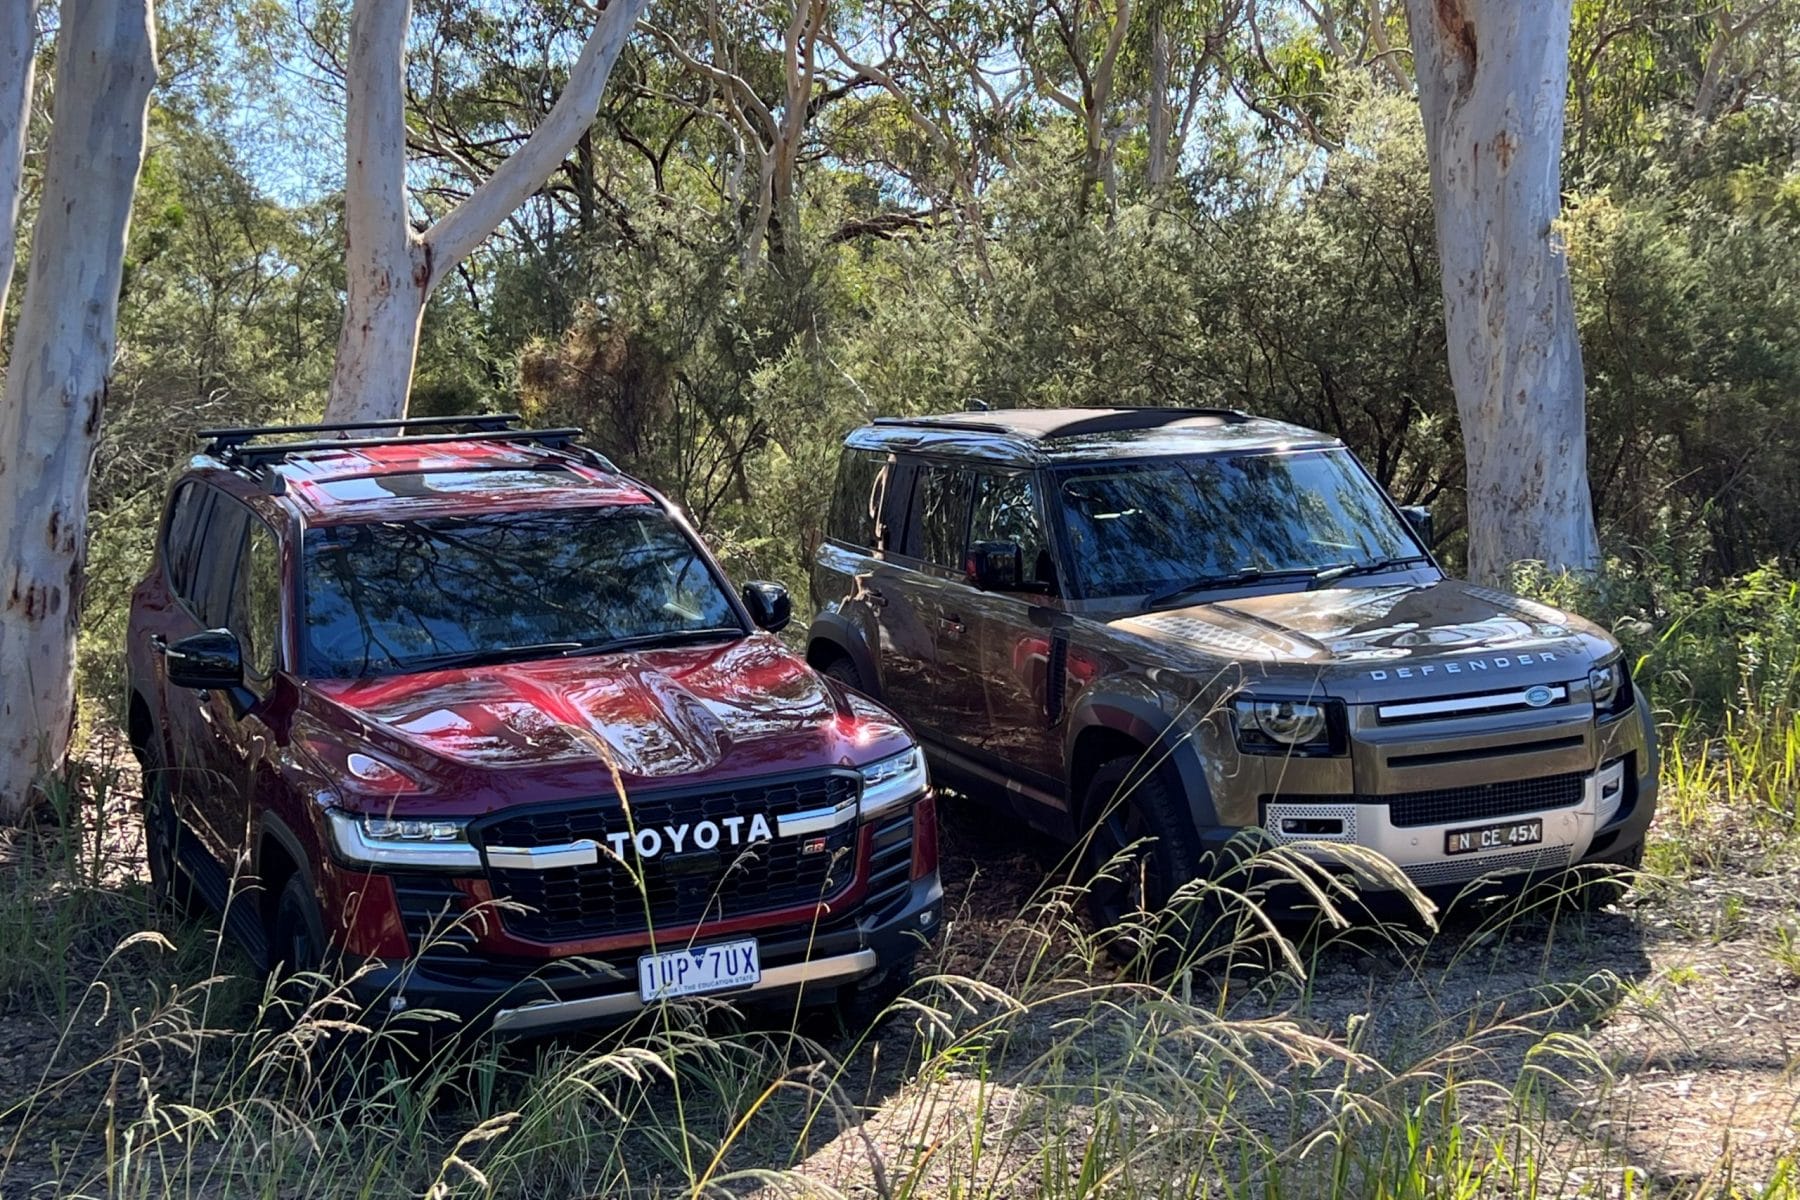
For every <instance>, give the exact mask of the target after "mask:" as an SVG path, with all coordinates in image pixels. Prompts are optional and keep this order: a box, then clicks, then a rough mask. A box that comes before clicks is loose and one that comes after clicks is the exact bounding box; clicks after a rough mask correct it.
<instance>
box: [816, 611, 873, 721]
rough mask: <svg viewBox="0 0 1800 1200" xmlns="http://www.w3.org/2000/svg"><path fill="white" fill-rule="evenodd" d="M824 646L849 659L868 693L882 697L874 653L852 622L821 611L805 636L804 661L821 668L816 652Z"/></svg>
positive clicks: (840, 614) (860, 631)
mask: <svg viewBox="0 0 1800 1200" xmlns="http://www.w3.org/2000/svg"><path fill="white" fill-rule="evenodd" d="M824 647H830V648H831V649H833V650H835V651H837V652H838V653H841V654H843V655H845V656H846V657H848V658H849V659H850V661H851V662H852V663H853V664H855V666H856V673H857V675H858V676H860V677H861V679H862V681H863V686H864V687H866V688H867V689H868V691H869V694H870V695H871V696H874V697H875V698H876V699H880V698H881V672H880V671H879V670H878V669H877V667H876V658H875V652H874V651H873V650H871V649H870V648H869V643H868V640H867V639H866V638H865V637H864V636H863V633H862V630H860V629H858V628H857V627H856V625H855V623H854V622H852V621H851V620H850V619H849V618H847V617H845V616H844V615H843V614H842V613H837V612H822V613H820V614H819V615H818V616H816V617H814V618H813V623H812V628H811V629H809V630H807V633H806V661H807V662H809V663H811V664H813V665H814V666H818V665H820V664H819V651H820V649H821V648H824Z"/></svg>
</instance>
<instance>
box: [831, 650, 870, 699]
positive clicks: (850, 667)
mask: <svg viewBox="0 0 1800 1200" xmlns="http://www.w3.org/2000/svg"><path fill="white" fill-rule="evenodd" d="M824 674H825V675H826V676H828V677H829V678H832V679H835V680H837V681H838V682H839V683H841V684H843V685H844V686H845V687H847V688H849V689H850V690H851V691H853V692H863V693H865V694H866V693H867V692H868V690H869V689H868V688H866V687H864V686H863V678H862V672H861V671H858V670H857V669H856V664H855V663H854V662H852V661H851V660H850V659H849V658H848V657H846V656H842V655H840V656H839V657H837V658H834V659H832V660H831V661H830V662H828V663H826V664H825V670H824Z"/></svg>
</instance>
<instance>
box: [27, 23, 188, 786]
mask: <svg viewBox="0 0 1800 1200" xmlns="http://www.w3.org/2000/svg"><path fill="white" fill-rule="evenodd" d="M60 19H61V32H60V33H59V34H58V35H57V46H56V60H57V65H56V113H55V124H54V126H53V127H52V130H51V134H50V147H49V152H48V155H47V157H46V160H45V166H44V195H43V203H42V204H41V205H40V207H39V211H38V219H37V228H36V229H35V231H34V232H33V235H32V254H31V269H30V272H29V274H28V276H27V279H26V284H25V300H24V303H23V304H22V305H21V306H20V310H19V325H18V329H17V331H16V332H15V334H14V337H13V353H12V360H11V364H10V366H9V368H8V371H7V376H6V386H5V391H4V393H3V394H0V455H4V458H3V459H0V564H4V568H3V569H4V571H5V575H4V577H3V578H0V606H3V607H4V612H3V615H0V818H14V817H17V816H18V815H19V814H20V813H21V812H23V811H24V809H25V808H26V806H27V805H28V804H29V802H30V798H31V794H32V787H33V783H34V781H35V780H36V779H37V778H39V777H40V772H43V771H46V770H55V769H57V768H58V767H60V766H61V764H62V762H63V760H64V757H65V756H66V754H67V752H68V745H69V733H70V730H71V728H72V726H73V724H74V715H75V633H76V629H77V626H78V622H79V616H80V610H81V586H82V578H83V572H84V570H85V567H86V554H87V500H88V473H89V464H90V462H91V461H92V459H93V453H94V442H95V439H96V438H97V437H98V435H99V432H100V419H101V415H102V413H103V412H104V411H105V406H106V385H107V376H108V374H109V373H110V372H111V369H112V358H113V349H114V346H115V336H116V331H117V316H118V304H119V283H120V277H121V273H122V269H123V264H124V258H125V237H126V232H127V228H128V225H129V222H130V218H131V198H132V192H133V191H134V189H135V188H136V185H137V176H138V169H139V167H140V166H141V165H142V164H143V157H144V128H145V116H146V113H147V111H148V108H149V101H150V88H151V85H152V84H153V83H154V82H155V78H156V41H155V33H154V29H153V26H152V22H151V15H150V5H149V0H63V4H62V7H61V12H60Z"/></svg>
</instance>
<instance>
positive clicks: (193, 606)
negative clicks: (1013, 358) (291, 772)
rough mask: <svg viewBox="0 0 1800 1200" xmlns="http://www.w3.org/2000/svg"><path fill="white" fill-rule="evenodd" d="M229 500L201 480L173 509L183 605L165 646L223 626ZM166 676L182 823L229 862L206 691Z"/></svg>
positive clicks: (175, 571)
mask: <svg viewBox="0 0 1800 1200" xmlns="http://www.w3.org/2000/svg"><path fill="white" fill-rule="evenodd" d="M225 500H226V498H225V497H224V495H223V494H222V493H220V492H219V490H218V489H217V488H214V487H212V486H211V485H210V484H206V483H202V482H200V481H198V480H190V481H189V482H187V483H184V484H183V485H182V488H181V492H180V493H179V494H178V495H177V496H176V498H175V503H174V505H173V507H172V510H171V512H172V515H171V518H170V522H169V526H168V531H167V534H166V537H165V545H164V549H163V552H164V555H165V559H164V561H165V564H166V570H167V572H168V577H169V587H170V590H171V591H173V592H174V594H175V599H176V604H175V605H174V607H173V611H172V612H171V613H170V614H169V617H168V620H167V621H166V622H165V623H164V625H163V628H162V631H161V632H160V633H159V635H158V636H160V637H161V638H162V639H163V643H162V644H164V645H166V644H168V643H173V642H177V641H179V640H181V639H182V638H184V637H187V636H188V635H189V634H194V633H200V632H202V631H204V630H207V629H214V628H218V627H219V626H220V625H222V624H223V621H222V620H220V619H219V618H220V617H222V615H223V613H222V611H220V612H217V613H215V612H214V611H213V606H214V605H215V604H217V603H218V601H217V599H216V598H215V595H214V593H215V592H216V591H217V590H218V589H217V581H216V577H217V574H218V570H219V567H220V564H221V561H222V558H221V556H220V555H219V554H218V553H216V552H215V550H214V547H215V545H216V543H215V529H216V528H218V527H219V526H215V521H219V523H220V525H223V524H224V523H226V522H225V520H224V518H222V517H221V516H220V509H221V506H222V505H223V504H224V503H225ZM167 678H168V677H167V674H166V672H165V674H164V676H163V680H164V683H163V689H162V691H163V715H164V720H165V723H166V724H165V728H166V729H167V732H168V748H169V763H168V766H169V778H170V785H171V792H172V794H173V796H174V798H175V802H176V807H177V811H178V812H179V814H180V816H181V819H182V822H183V824H185V825H186V826H187V828H188V829H190V830H192V831H193V832H194V833H195V834H196V835H197V836H198V837H199V839H200V842H201V844H202V846H204V848H205V849H206V850H207V852H208V853H210V854H211V855H213V856H214V857H215V858H218V859H221V860H222V859H223V856H224V854H225V846H224V842H223V840H222V838H221V837H220V833H219V830H218V829H217V827H216V825H217V813H218V805H217V802H216V800H215V792H216V791H217V790H218V788H219V787H220V786H222V784H223V782H224V781H222V780H219V779H217V778H215V772H216V769H217V764H216V761H215V754H214V750H213V745H212V741H213V732H212V713H211V707H210V697H209V696H208V694H207V693H205V692H202V691H196V690H194V689H192V688H184V687H177V686H175V685H174V684H170V683H168V682H167Z"/></svg>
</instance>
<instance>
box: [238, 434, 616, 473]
mask: <svg viewBox="0 0 1800 1200" xmlns="http://www.w3.org/2000/svg"><path fill="white" fill-rule="evenodd" d="M352 428H358V429H366V428H368V426H366V425H360V426H352ZM581 433H582V431H581V430H580V429H576V428H573V427H570V428H565V429H493V430H483V431H479V432H475V433H451V434H443V433H427V434H417V435H408V436H401V437H369V438H330V439H327V440H325V441H317V442H271V443H269V444H267V445H262V446H243V445H240V446H236V447H233V448H231V449H230V450H229V451H228V452H227V454H226V455H225V459H226V461H227V462H228V463H230V465H232V466H234V467H243V468H246V469H249V468H254V467H258V466H261V465H263V464H265V463H273V462H280V461H281V460H282V459H284V458H287V457H288V456H289V455H293V454H317V453H321V452H323V451H328V450H366V449H369V448H371V447H374V446H424V445H430V444H432V443H435V442H450V441H456V442H518V443H523V444H536V445H541V446H549V447H551V448H553V449H561V448H563V447H564V446H566V445H568V444H569V443H570V442H572V441H574V440H575V439H576V438H578V437H580V436H581Z"/></svg>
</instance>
